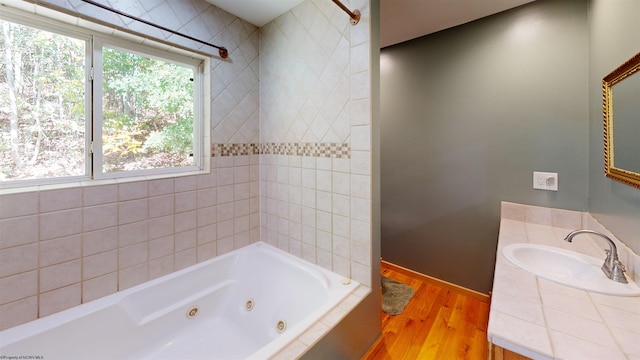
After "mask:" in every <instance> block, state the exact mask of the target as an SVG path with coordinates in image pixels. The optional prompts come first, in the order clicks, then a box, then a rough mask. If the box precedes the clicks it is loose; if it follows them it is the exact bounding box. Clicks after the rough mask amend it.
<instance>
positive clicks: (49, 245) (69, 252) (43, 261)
mask: <svg viewBox="0 0 640 360" xmlns="http://www.w3.org/2000/svg"><path fill="white" fill-rule="evenodd" d="M81 245H82V236H81V235H72V236H67V237H64V238H58V239H53V240H46V241H41V242H40V251H39V253H40V266H41V267H43V266H50V265H54V264H58V263H62V262H65V261H69V260H74V259H79V258H80V257H81V256H82V253H81V249H82V246H81Z"/></svg>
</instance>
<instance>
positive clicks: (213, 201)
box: [0, 0, 260, 329]
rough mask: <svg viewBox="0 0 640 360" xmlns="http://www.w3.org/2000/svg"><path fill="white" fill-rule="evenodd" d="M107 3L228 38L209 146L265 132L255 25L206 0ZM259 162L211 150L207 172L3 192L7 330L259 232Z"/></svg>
mask: <svg viewBox="0 0 640 360" xmlns="http://www.w3.org/2000/svg"><path fill="white" fill-rule="evenodd" d="M2 2H4V1H2ZM14 3H15V2H14ZM37 3H38V4H41V5H47V6H49V7H54V8H56V9H58V10H64V12H65V13H67V14H72V15H74V16H75V15H77V17H76V21H77V22H78V23H80V24H85V25H88V24H89V23H88V22H87V21H83V20H82V19H78V18H80V17H82V18H84V17H87V18H93V17H95V18H98V19H100V20H101V21H102V22H103V24H104V23H105V22H109V23H111V24H115V25H116V26H117V27H118V29H120V30H123V29H131V30H132V31H134V32H137V33H141V34H147V35H149V36H152V37H154V38H156V39H159V40H165V41H167V42H171V43H174V44H178V45H182V46H183V47H187V48H193V49H196V50H199V51H203V52H209V53H212V54H214V55H215V54H217V50H215V49H212V48H209V47H207V46H205V45H201V44H198V43H195V42H192V41H190V40H184V39H181V38H177V37H175V35H171V34H169V33H166V34H165V33H163V32H161V31H158V30H156V29H154V28H150V27H147V26H143V25H140V24H138V23H136V22H134V21H132V20H129V19H127V18H121V17H120V16H116V15H113V14H111V13H107V12H105V11H104V10H98V9H96V8H94V7H92V6H90V5H88V4H86V3H84V2H81V1H66V0H60V1H53V0H52V1H46V2H45V1H38V2H37ZM104 3H107V2H104ZM17 4H18V6H20V7H21V8H23V9H25V10H26V11H32V12H38V13H40V14H43V15H46V16H49V17H56V14H57V13H56V12H54V11H51V10H49V9H47V8H40V7H36V6H34V5H33V4H31V3H30V2H27V1H24V2H17ZM107 4H108V5H110V6H114V7H116V8H118V9H120V10H121V11H124V12H126V13H128V14H131V15H134V16H139V17H142V18H145V19H146V20H149V21H152V22H155V23H159V24H162V25H163V26H166V27H169V28H173V29H175V30H178V31H182V32H184V33H186V34H188V35H190V36H193V37H196V38H199V39H201V40H203V41H207V42H211V43H213V44H219V45H223V46H225V47H226V48H227V49H228V50H229V59H228V60H222V59H220V58H219V57H216V56H214V57H213V60H212V61H211V69H210V72H211V77H212V90H211V91H212V99H211V111H212V120H211V132H212V136H213V139H214V142H215V144H212V150H215V149H216V148H217V146H218V145H217V144H228V143H245V142H246V143H250V142H258V140H259V122H258V120H259V119H258V116H259V112H258V109H259V104H260V102H259V66H258V64H259V58H258V36H259V34H258V30H257V28H256V27H255V26H253V25H251V24H249V23H247V22H245V21H243V20H241V19H239V18H237V17H235V16H232V15H230V14H228V13H226V12H224V11H222V10H220V9H218V8H216V7H213V6H211V5H210V4H209V3H207V2H206V1H200V0H192V1H153V2H149V1H144V0H137V1H135V0H133V1H114V0H112V1H109V2H108V3H107ZM58 16H59V15H58ZM63 18H64V17H60V19H61V20H62V19H63ZM92 27H95V28H97V29H102V30H103V29H105V27H100V26H94V25H92ZM214 155H222V154H215V153H214ZM258 161H259V157H258V155H250V154H245V155H242V154H238V156H214V157H212V164H211V168H212V169H213V170H212V172H211V174H209V175H198V176H189V177H176V178H168V179H161V180H152V181H140V182H132V183H114V184H111V185H102V186H91V187H74V188H66V189H60V190H48V191H34V192H29V193H22V194H13V195H2V196H0V329H5V328H8V327H11V326H14V325H16V324H19V323H23V322H26V321H29V320H33V319H35V318H37V317H40V316H45V315H48V314H51V313H54V312H57V311H60V310H63V309H66V308H69V307H72V306H75V305H78V304H80V303H83V302H87V301H90V300H93V299H96V298H98V297H101V296H105V295H109V294H111V293H114V292H116V291H118V290H122V289H125V288H128V287H131V286H133V285H136V284H139V283H141V282H144V281H146V280H150V279H153V278H156V277H159V276H161V275H164V274H167V273H169V272H172V271H174V270H178V269H181V268H184V267H186V266H188V265H192V264H195V263H196V262H198V261H203V260H206V259H209V258H211V257H214V256H216V255H218V254H222V253H224V252H228V251H230V250H233V249H235V248H238V247H241V246H243V245H246V244H249V243H250V242H254V241H258V240H259V239H260V234H259V231H260V228H259V196H258V195H259V194H258V192H259V188H260V187H259V184H258V181H259V175H258V170H259V167H258ZM8 289H10V290H8Z"/></svg>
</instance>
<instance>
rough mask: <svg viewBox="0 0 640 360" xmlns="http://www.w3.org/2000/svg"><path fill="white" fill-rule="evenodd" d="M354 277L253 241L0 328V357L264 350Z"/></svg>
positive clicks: (335, 299)
mask: <svg viewBox="0 0 640 360" xmlns="http://www.w3.org/2000/svg"><path fill="white" fill-rule="evenodd" d="M345 283H348V284H345ZM357 286H358V283H357V282H355V281H348V279H344V278H343V277H341V276H339V275H337V274H335V273H332V272H329V271H327V270H324V269H322V268H320V267H318V266H316V265H313V264H311V263H308V262H306V261H303V260H301V259H299V258H296V257H294V256H292V255H289V254H287V253H285V252H283V251H281V250H279V249H276V248H274V247H272V246H270V245H267V244H265V243H261V242H260V243H255V244H252V245H249V246H246V247H244V248H242V249H239V250H236V251H233V252H231V253H227V254H224V255H221V256H218V257H216V258H214V259H211V260H209V261H206V262H203V263H200V264H197V265H194V266H191V267H189V268H186V269H184V270H181V271H178V272H175V273H172V274H169V275H167V276H164V277H161V278H158V279H155V280H152V281H149V282H146V283H144V284H140V285H138V286H136V287H133V288H130V289H127V290H124V291H120V292H118V293H115V294H113V295H110V296H107V297H104V298H101V299H98V300H95V301H92V302H89V303H86V304H83V305H80V306H77V307H75V308H72V309H68V310H65V311H62V312H59V313H56V314H53V315H50V316H47V317H44V318H40V319H38V320H35V321H32V322H29V323H26V324H23V325H20V326H16V327H14V328H10V329H7V330H4V331H0V358H3V356H4V359H9V358H10V357H13V356H16V357H19V356H27V357H31V358H37V357H43V358H44V359H46V360H54V359H64V360H71V359H83V360H85V359H109V360H113V359H119V360H120V359H136V360H138V359H172V360H173V359H224V360H227V359H260V360H263V359H268V358H270V357H271V356H273V355H275V354H276V353H277V352H278V351H279V350H280V349H282V348H283V347H284V346H286V345H287V344H288V343H289V342H291V341H292V340H293V339H295V338H296V337H298V336H299V335H300V334H302V333H303V332H304V330H305V329H307V328H308V327H310V326H311V325H313V323H315V322H316V321H318V320H319V319H320V318H321V317H322V316H323V315H325V314H326V313H327V312H328V311H329V310H331V309H332V308H333V307H334V306H336V304H337V303H339V302H340V301H341V300H342V299H344V298H345V297H346V296H347V295H349V294H350V293H351V292H352V291H353V290H354V289H355V288H356V287H357ZM196 307H197V308H196ZM193 309H196V310H193ZM189 312H191V313H192V314H191V315H194V314H193V313H195V315H194V316H189ZM283 328H284V329H283ZM27 357H25V358H27Z"/></svg>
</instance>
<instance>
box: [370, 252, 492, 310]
mask: <svg viewBox="0 0 640 360" xmlns="http://www.w3.org/2000/svg"><path fill="white" fill-rule="evenodd" d="M380 264H381V267H382V268H383V269H384V268H387V269H389V270H393V271H395V272H399V273H402V274H405V275H409V276H412V277H415V278H418V279H420V280H421V281H423V282H425V283H429V284H434V285H437V286H440V287H442V288H445V289H448V290H451V291H454V292H456V293H458V294H462V295H465V296H468V297H471V298H474V299H476V300H479V301H482V302H485V303H487V304H488V303H490V301H491V300H490V299H491V297H490V296H489V295H488V294H483V293H481V292H478V291H475V290H471V289H467V288H465V287H462V286H460V285H456V284H452V283H450V282H447V281H444V280H440V279H436V278H434V277H431V276H428V275H425V274H421V273H419V272H417V271H414V270H411V269H407V268H404V267H402V266H399V265H396V264H392V263H390V262H388V261H384V260H380Z"/></svg>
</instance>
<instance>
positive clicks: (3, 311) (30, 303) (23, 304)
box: [0, 296, 38, 330]
mask: <svg viewBox="0 0 640 360" xmlns="http://www.w3.org/2000/svg"><path fill="white" fill-rule="evenodd" d="M37 318H38V297H37V296H31V297H28V298H26V299H21V300H18V301H14V302H10V303H8V304H4V305H0V330H4V329H8V328H10V327H13V326H16V325H20V324H24V323H26V322H29V321H32V320H35V319H37Z"/></svg>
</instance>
